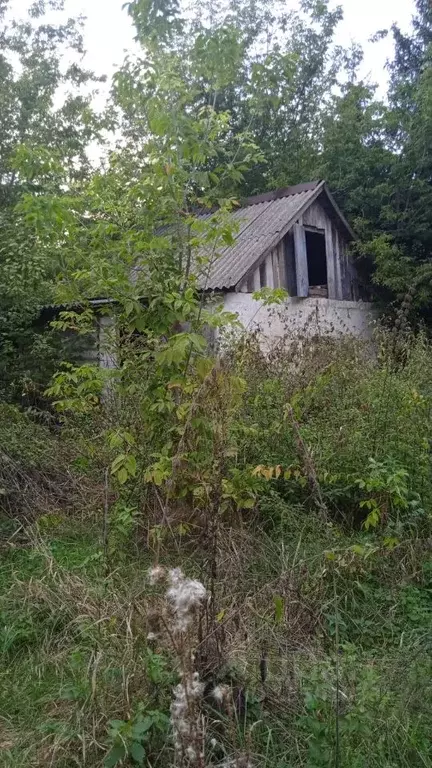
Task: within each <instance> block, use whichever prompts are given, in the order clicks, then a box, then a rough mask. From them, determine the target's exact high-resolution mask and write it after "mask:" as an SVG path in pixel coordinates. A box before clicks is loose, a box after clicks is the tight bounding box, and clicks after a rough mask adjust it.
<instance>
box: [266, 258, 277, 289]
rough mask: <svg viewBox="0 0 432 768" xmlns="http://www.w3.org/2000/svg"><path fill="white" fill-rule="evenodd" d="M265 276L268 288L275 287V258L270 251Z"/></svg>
mask: <svg viewBox="0 0 432 768" xmlns="http://www.w3.org/2000/svg"><path fill="white" fill-rule="evenodd" d="M265 276H266V278H265V279H266V288H274V287H275V284H274V279H273V258H272V253H268V254H267V256H266V260H265Z"/></svg>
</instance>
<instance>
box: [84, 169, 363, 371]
mask: <svg viewBox="0 0 432 768" xmlns="http://www.w3.org/2000/svg"><path fill="white" fill-rule="evenodd" d="M231 215H232V217H233V219H234V220H235V222H236V224H237V228H238V229H237V232H236V234H235V236H234V237H235V241H234V243H233V244H232V245H230V246H227V247H225V248H223V249H222V250H221V251H220V252H219V255H218V258H217V259H215V260H214V261H213V263H212V264H211V266H210V268H207V273H206V274H205V275H202V276H201V277H200V288H201V290H202V291H204V292H205V293H206V295H208V299H209V302H211V301H212V300H213V299H214V300H215V301H216V302H217V303H218V304H220V303H221V301H222V303H223V305H224V309H225V310H227V311H229V312H234V313H237V315H238V319H239V321H240V323H241V324H242V326H244V327H245V328H246V329H248V330H256V329H258V331H259V332H260V333H261V334H262V338H263V342H264V344H265V345H268V344H271V343H272V342H273V341H275V340H277V339H279V338H285V339H287V338H288V339H289V338H290V337H298V336H308V337H312V336H316V335H339V334H351V335H353V336H357V337H364V338H367V337H369V336H370V334H371V320H372V319H373V309H372V305H371V304H369V303H368V302H365V301H363V300H361V299H362V297H361V291H360V285H359V280H358V276H357V272H356V268H355V265H354V262H353V259H352V257H351V255H350V249H349V245H350V243H351V242H352V241H353V240H354V239H355V235H354V233H353V231H352V229H351V227H350V226H349V224H348V222H347V221H346V219H345V218H344V216H343V214H342V213H341V211H340V210H339V208H338V206H337V205H336V203H335V201H334V200H333V198H332V196H331V194H330V192H329V190H328V188H327V186H326V184H325V182H324V181H319V182H311V183H307V184H299V185H297V186H293V187H287V188H285V189H279V190H276V191H273V192H267V193H265V194H262V195H257V196H255V197H251V198H248V199H247V200H245V201H244V203H243V205H242V206H241V207H239V208H238V209H236V210H235V211H234V212H233V213H232V214H231ZM266 287H268V288H284V289H285V290H286V291H287V294H288V298H286V299H285V300H284V301H283V303H282V304H281V305H277V306H274V305H270V306H266V303H265V302H263V301H261V300H257V299H255V298H254V293H255V292H256V291H259V290H260V289H262V288H266ZM91 303H93V304H94V306H95V307H97V306H98V305H105V309H106V304H107V303H109V301H108V300H106V299H101V300H98V301H95V302H91ZM110 335H112V325H111V320H110V317H109V316H106V315H105V316H104V315H102V316H101V317H100V319H99V323H98V331H97V345H96V347H97V350H96V349H93V350H92V353H91V354H90V356H91V357H92V358H93V359H95V357H97V359H98V360H99V364H100V365H101V366H102V367H112V366H113V365H115V360H113V358H112V355H111V354H110V353H109V352H108V351H107V350H108V347H109V346H110V344H109V343H108V337H109V336H110ZM111 346H112V345H111Z"/></svg>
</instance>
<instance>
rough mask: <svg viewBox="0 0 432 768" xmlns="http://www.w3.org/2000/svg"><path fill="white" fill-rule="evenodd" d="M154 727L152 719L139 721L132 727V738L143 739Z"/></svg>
mask: <svg viewBox="0 0 432 768" xmlns="http://www.w3.org/2000/svg"><path fill="white" fill-rule="evenodd" d="M152 725H153V720H152V718H151V717H148V716H147V717H145V718H144V719H143V720H138V721H137V722H136V723H134V725H133V727H132V738H134V739H137V740H139V739H142V737H143V736H144V734H145V733H147V731H149V730H150V728H151V727H152Z"/></svg>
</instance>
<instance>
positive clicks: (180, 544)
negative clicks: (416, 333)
mask: <svg viewBox="0 0 432 768" xmlns="http://www.w3.org/2000/svg"><path fill="white" fill-rule="evenodd" d="M384 351H385V350H384ZM289 354H290V356H289V357H287V353H286V352H285V353H284V355H280V356H278V355H276V354H275V355H274V356H273V357H272V356H270V357H266V358H265V357H264V356H260V354H259V352H258V351H257V349H256V347H255V346H254V343H253V340H249V341H248V342H247V344H246V345H245V346H244V345H243V346H240V348H239V349H238V350H237V351H236V353H235V355H234V357H233V359H232V360H231V359H230V358H229V357H228V358H227V359H226V360H224V361H223V363H222V364H221V365H219V364H217V365H216V366H215V368H214V369H213V368H212V366H213V363H212V361H206V364H205V366H204V368H203V377H204V378H203V381H202V383H201V384H199V386H198V389H197V394H196V395H195V394H193V397H195V400H193V399H192V405H191V413H192V417H191V418H189V416H188V415H187V414H188V411H187V410H184V411H181V409H179V410H178V411H177V414H176V413H175V412H174V411H173V410H172V409H169V410H168V409H167V411H166V413H165V412H163V413H162V411H161V412H159V411H158V412H157V415H156V417H155V418H156V419H157V425H158V429H154V432H153V433H152V440H151V441H149V438H148V432H146V431H145V430H144V429H141V427H140V424H141V423H140V422H139V421H137V422H136V421H135V420H136V419H139V418H140V412H139V410H138V409H137V407H136V390H134V396H133V397H132V398H130V399H128V393H126V394H124V395H123V399H122V410H121V413H120V415H121V419H122V422H121V423H120V424H119V423H118V422H116V421H115V419H117V418H119V417H118V415H116V414H114V416H113V411H110V412H109V413H108V414H107V415H106V417H105V416H104V414H103V411H102V409H100V408H98V411H97V413H96V414H95V415H93V414H92V413H87V412H86V413H85V414H84V415H82V414H81V415H80V416H79V420H77V419H73V418H70V419H69V420H68V419H65V420H64V421H63V422H61V428H60V429H58V428H57V427H53V426H52V425H51V426H47V425H42V424H40V423H37V422H35V420H34V417H29V416H24V415H23V414H19V413H18V412H16V411H14V410H11V411H10V414H9V415H10V418H9V419H8V420H5V422H6V426H2V425H0V445H1V448H2V451H3V454H2V457H3V458H2V461H3V463H2V464H1V469H2V474H1V482H2V488H3V491H2V495H1V496H0V510H1V511H0V554H1V561H0V655H1V666H0V765H1V766H5V768H6V767H7V768H18V767H19V768H21V766H26V767H27V766H28V768H42V766H44V767H45V766H47V765H49V766H54V767H55V768H72V766H82V767H83V768H97V767H99V766H104V767H105V768H112V767H113V766H116V765H118V766H121V765H124V766H128V768H132V767H133V766H137V765H143V766H146V768H168V767H169V768H172V766H180V765H181V766H182V768H183V766H186V764H187V765H188V768H189V765H190V766H191V768H192V767H193V765H194V761H193V760H192V758H191V759H190V760H189V758H185V757H184V758H183V761H182V762H181V763H179V762H178V757H176V756H175V754H174V745H173V737H172V724H171V721H170V718H171V709H170V707H171V704H172V701H173V696H174V690H175V686H176V685H177V684H178V682H179V680H180V679H181V678H180V669H181V663H180V665H179V659H181V658H182V654H183V659H184V652H183V651H180V650H179V648H178V646H176V643H178V642H179V641H178V640H176V639H175V637H174V636H173V633H172V627H171V628H170V624H169V616H170V613H169V611H168V609H167V606H166V597H165V596H164V590H163V589H162V588H161V587H160V586H157V585H156V586H154V585H152V584H151V583H150V581H149V578H148V571H149V568H150V567H151V566H153V565H154V564H155V563H158V564H159V565H162V566H166V567H167V568H177V567H180V568H181V569H182V571H183V572H184V574H185V575H186V576H187V577H189V578H193V579H198V580H200V581H201V582H202V583H203V584H204V585H205V587H206V589H207V594H208V598H209V599H208V600H207V602H206V603H205V605H203V606H202V610H201V612H199V613H196V614H195V615H194V624H193V625H192V627H191V628H190V632H189V630H188V632H189V634H188V635H187V642H189V643H190V646H188V647H189V650H188V652H187V653H188V654H190V652H191V651H192V650H193V664H194V665H195V668H196V671H197V673H198V674H199V677H200V680H201V681H202V682H203V684H204V693H203V697H202V701H201V702H200V717H201V718H202V720H200V722H202V723H203V724H204V726H203V733H202V745H203V747H202V748H203V750H204V758H203V761H202V762H201V763H199V762H198V763H196V761H195V765H198V768H204V766H205V768H208V767H209V766H211V767H213V766H215V768H216V767H217V766H218V767H219V768H251V767H252V768H300V767H302V768H303V767H304V768H321V767H322V768H333V767H335V768H375V766H376V767H377V768H378V766H379V768H405V767H406V768H408V766H410V767H411V766H413V767H414V768H417V766H418V768H425V766H426V768H427V767H431V766H432V750H431V744H430V733H431V731H432V687H431V679H432V675H431V672H432V665H431V659H432V640H431V638H432V565H431V563H432V558H431V536H432V528H431V516H430V510H431V499H432V474H431V459H430V438H429V436H430V434H431V427H432V418H431V407H432V405H431V404H432V391H431V384H430V382H431V381H432V362H431V359H432V358H431V352H430V347H429V345H428V342H427V340H425V339H423V338H421V337H419V338H418V339H417V340H412V342H410V345H409V346H408V345H405V347H404V356H403V358H402V360H401V359H400V358H396V356H393V358H392V359H391V360H390V362H389V359H388V357H387V358H386V356H385V355H384V353H383V354H382V355H380V356H371V355H367V354H366V353H365V350H364V349H362V348H361V347H360V346H358V345H355V344H353V343H348V342H340V343H339V344H328V343H327V342H320V343H318V342H317V343H316V346H315V347H314V348H312V347H309V348H303V349H302V350H301V354H300V355H298V354H296V353H295V352H293V351H292V350H291V352H290V353H289ZM176 386H178V384H177V383H176ZM203 391H204V392H205V395H206V398H205V401H204V402H201V398H202V396H203ZM162 396H163V397H164V398H165V397H167V394H166V391H165V390H164V391H163V392H162ZM187 396H189V393H188V392H186V395H185V397H187ZM175 397H178V395H175ZM200 409H201V410H200ZM161 413H162V415H161ZM185 414H186V415H185ZM203 414H204V416H205V417H206V418H204V417H203ZM104 418H106V419H107V424H104ZM163 419H165V422H163ZM176 419H178V421H176ZM182 419H183V421H182ZM159 420H160V424H161V425H162V424H163V423H165V431H163V430H162V427H161V426H159ZM136 423H138V427H139V428H138V427H136ZM140 430H141V431H140ZM176 430H177V431H176ZM177 434H178V435H179V445H180V448H179V447H178V446H177V448H176V446H175V444H174V437H173V438H172V442H171V443H170V444H167V443H166V440H167V435H177ZM20 435H21V436H22V438H23V440H24V441H25V449H24V450H23V451H22V454H21V453H20V450H19V440H20ZM107 435H108V437H107ZM164 446H165V447H164ZM185 446H186V447H185ZM180 449H181V450H180ZM119 450H120V453H119V455H117V454H116V452H117V453H118V451H119ZM176 451H177V452H176ZM4 457H6V458H4ZM167 457H168V458H167ZM169 457H171V458H169ZM155 459H156V463H154V462H155ZM149 466H150V469H149ZM170 466H172V468H173V469H172V474H169V472H168V469H169V467H170ZM167 468H168V469H167ZM164 473H165V475H164ZM23 481H24V482H23ZM58 487H61V489H62V492H61V493H57V492H54V489H57V488H58ZM65 500H66V501H65ZM21 502H23V505H24V506H20V503H21ZM24 502H25V504H24ZM183 640H184V641H185V638H183ZM182 642H183V641H182ZM187 658H190V655H187ZM221 686H222V688H221ZM215 690H225V691H226V690H228V691H229V695H228V698H227V694H226V693H225V694H224V696H225V699H223V702H225V703H222V704H221V702H220V700H219V699H217V698H215V695H214V691H215ZM200 738H201V736H200ZM187 760H189V763H187ZM176 761H177V762H176Z"/></svg>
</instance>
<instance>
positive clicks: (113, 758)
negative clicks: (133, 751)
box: [104, 744, 126, 768]
mask: <svg viewBox="0 0 432 768" xmlns="http://www.w3.org/2000/svg"><path fill="white" fill-rule="evenodd" d="M125 757H126V748H125V745H124V744H116V746H115V747H113V748H112V749H111V750H110V752H109V753H108V755H107V756H106V758H105V760H104V766H105V768H114V766H116V765H118V764H119V762H120V761H121V760H123V759H124V758H125Z"/></svg>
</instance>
